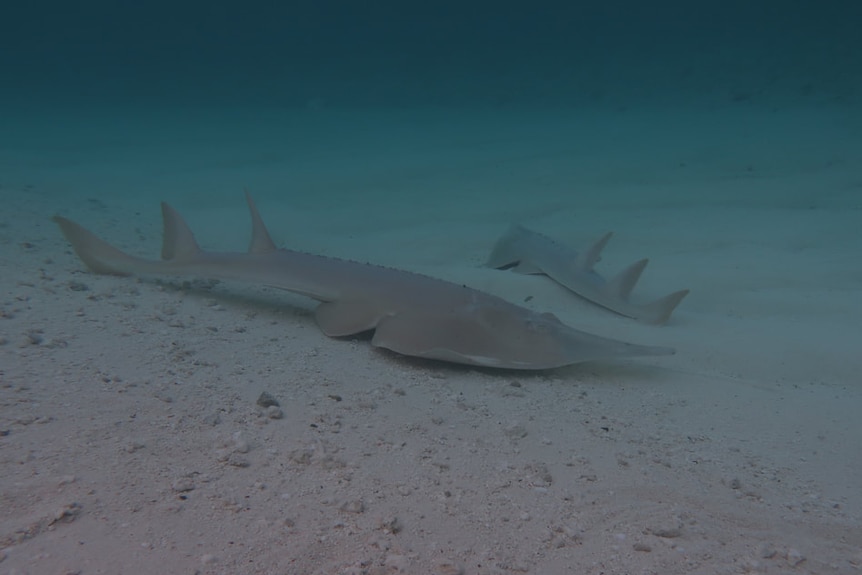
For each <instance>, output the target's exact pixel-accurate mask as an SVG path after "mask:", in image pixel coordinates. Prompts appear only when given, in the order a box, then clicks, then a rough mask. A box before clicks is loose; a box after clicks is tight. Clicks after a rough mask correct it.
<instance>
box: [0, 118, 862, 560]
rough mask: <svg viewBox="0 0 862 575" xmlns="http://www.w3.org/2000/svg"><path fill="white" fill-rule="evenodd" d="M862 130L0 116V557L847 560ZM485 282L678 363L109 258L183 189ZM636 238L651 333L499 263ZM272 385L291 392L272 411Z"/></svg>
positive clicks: (314, 235) (861, 519)
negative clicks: (543, 359)
mask: <svg viewBox="0 0 862 575" xmlns="http://www.w3.org/2000/svg"><path fill="white" fill-rule="evenodd" d="M860 145H862V130H860V122H859V120H858V116H854V115H853V113H852V112H844V111H841V110H831V109H819V110H818V109H804V110H803V109H793V110H790V109H788V110H759V109H730V108H729V109H725V110H719V109H714V110H700V111H699V110H673V111H662V110H654V111H651V112H638V113H635V112H632V111H628V112H625V111H621V112H610V111H601V110H594V111H580V112H563V111H557V112H548V111H546V112H543V113H534V112H512V111H500V112H495V113H489V112H482V113H476V112H464V111H459V112H455V111H441V110H438V111H425V112H400V113H384V112H373V113H370V112H365V113H360V112H341V111H333V110H325V109H324V110H312V111H308V112H284V111H281V112H279V111H269V112H266V111H263V112H254V113H253V112H244V113H239V112H228V111H224V110H211V111H207V112H192V111H189V110H186V111H161V112H152V111H151V112H148V113H140V112H136V113H130V112H128V111H126V112H123V111H107V112H106V111H102V112H98V113H91V114H88V115H87V116H86V117H84V118H79V119H76V120H70V119H69V117H68V116H64V115H62V114H59V113H58V115H57V116H56V117H41V118H38V119H37V118H23V119H21V120H20V123H19V124H18V125H17V126H12V127H11V128H10V129H9V130H6V131H4V133H3V134H2V135H0V151H2V174H3V175H2V178H3V181H0V185H2V187H0V199H2V202H3V203H2V215H0V341H2V342H3V344H2V345H0V382H1V383H0V432H2V436H0V469H2V472H0V505H2V507H0V509H2V513H0V549H2V551H0V573H3V574H6V573H8V574H12V573H15V574H22V573H29V574H45V573H81V574H82V575H83V574H90V573H136V574H137V573H142V574H143V573H152V574H164V573H206V574H209V573H212V574H235V573H246V574H264V573H266V574H269V573H309V574H321V575H322V574H332V573H350V574H359V573H368V574H383V573H438V574H450V573H465V574H509V573H535V574H551V573H608V574H610V573H631V574H641V573H644V574H646V573H656V574H659V573H660V574H664V575H673V574H689V573H698V574H701V573H702V574H716V573H789V572H793V573H857V572H859V570H860V569H862V551H860V549H862V487H860V486H862V455H860V437H862V417H860V410H862V382H860V376H859V374H860V372H862V353H860V351H862V348H860V342H862V298H860V288H862V271H860V253H862V231H860V230H862V163H860V157H859V153H858V150H859V149H860ZM243 187H249V188H250V189H251V190H252V192H253V193H254V194H255V195H256V197H257V200H258V204H259V206H260V207H261V209H262V211H263V212H264V217H265V219H266V220H267V221H268V224H269V226H270V228H271V231H272V232H273V235H274V236H276V238H277V240H278V241H279V242H282V243H284V244H285V245H287V246H289V247H293V248H297V249H303V250H307V251H312V252H315V253H323V254H329V255H338V256H343V257H350V258H355V259H360V260H368V261H373V262H377V263H383V264H387V265H393V266H397V267H402V268H406V269H411V270H416V271H421V272H424V273H428V274H430V275H434V276H438V277H442V278H446V279H450V280H452V281H456V282H461V283H467V284H469V285H471V286H473V287H477V288H480V289H484V290H487V291H490V292H493V293H496V294H499V295H502V296H504V297H506V298H508V299H511V300H512V301H515V302H523V301H524V300H525V298H528V297H530V296H532V299H530V300H529V302H528V303H527V304H526V305H529V306H531V307H533V308H535V309H539V310H548V311H553V312H554V313H555V314H557V315H558V316H560V317H561V319H563V320H564V321H566V322H567V323H570V324H572V325H574V326H576V327H579V328H582V329H586V330H590V331H594V332H596V333H600V334H603V335H608V336H613V337H618V338H623V339H627V340H631V341H636V342H644V343H656V344H660V345H671V346H674V347H676V348H677V350H678V353H677V355H676V356H673V357H670V358H658V359H656V358H650V359H645V360H632V361H626V362H618V363H609V364H589V365H581V366H574V367H571V368H567V369H560V370H555V371H551V372H547V373H538V374H531V373H515V372H503V373H500V372H493V371H489V370H481V371H477V370H471V369H467V368H463V367H458V366H449V365H442V364H435V363H429V362H417V361H411V360H407V359H403V358H399V357H396V356H393V355H392V354H388V353H384V352H381V351H379V350H375V349H373V348H372V347H371V346H370V345H369V344H368V343H367V342H364V341H337V340H331V339H328V338H326V337H325V336H323V335H322V334H321V333H320V332H319V331H318V330H317V328H316V326H315V325H314V321H313V318H312V317H311V316H310V315H309V313H308V310H309V309H311V305H312V303H311V302H309V301H307V300H304V299H303V298H300V297H297V296H293V295H290V294H281V293H276V292H274V291H273V290H266V289H259V288H255V287H249V286H242V285H227V284H220V285H218V286H216V287H215V288H212V289H209V288H207V287H206V284H204V283H200V282H198V283H195V284H194V286H197V287H195V288H194V289H186V288H182V287H180V284H179V283H178V282H173V283H170V282H169V283H167V284H162V285H160V284H152V283H140V282H137V281H135V280H133V279H128V278H114V277H100V276H94V275H90V274H88V273H86V272H84V271H83V268H82V265H81V264H80V262H79V261H78V260H77V259H76V258H75V257H74V255H73V254H72V253H71V251H70V250H69V249H68V246H67V245H66V244H65V242H64V241H63V239H62V238H61V236H60V235H59V233H58V232H57V230H56V229H55V228H54V226H53V224H52V223H51V222H50V221H49V220H48V217H49V216H50V215H51V214H53V213H56V212H59V213H62V214H64V215H68V216H69V217H73V218H74V219H77V220H78V221H80V222H81V223H84V224H85V225H88V226H90V227H92V228H93V229H94V230H95V231H97V232H98V233H99V234H101V235H102V236H103V237H105V238H106V239H109V240H111V241H112V242H115V243H117V244H118V245H120V246H122V247H124V248H125V249H128V250H130V251H133V252H134V253H137V254H145V255H152V256H155V255H156V254H157V253H158V248H159V241H160V240H159V235H160V225H161V224H160V221H159V215H158V200H160V199H167V200H169V201H171V202H172V203H173V204H174V205H175V206H176V207H177V208H178V209H180V211H181V212H183V213H184V214H185V215H186V216H187V218H188V219H189V221H190V223H191V224H192V227H193V228H194V229H195V230H196V232H197V234H198V237H199V239H200V241H201V243H202V244H204V245H205V246H207V247H211V248H220V249H237V250H239V249H243V248H244V246H245V245H246V242H247V240H248V238H247V230H248V228H247V217H246V213H245V211H244V205H243V201H242V197H241V190H242V188H243ZM515 220H518V221H521V222H523V223H526V224H529V225H530V226H531V227H533V228H535V229H537V230H541V231H543V232H546V233H548V234H551V235H554V236H557V237H558V238H559V239H561V240H563V241H565V242H567V243H570V244H571V245H573V246H574V247H579V246H583V245H585V244H586V243H588V242H589V241H591V240H593V239H594V238H595V237H596V236H597V235H599V234H601V233H602V232H603V231H605V230H607V229H613V230H615V231H616V232H617V235H616V237H615V238H614V239H613V241H612V242H611V244H610V246H609V247H608V249H607V251H606V254H605V258H604V260H603V261H602V262H601V264H600V266H601V270H602V271H604V272H606V273H613V271H614V270H617V269H619V268H620V267H621V266H622V265H625V264H627V263H629V262H631V261H633V260H635V259H638V258H640V257H644V256H649V257H650V258H651V260H652V262H651V264H650V266H649V268H648V269H647V271H646V273H645V276H644V278H643V280H642V283H641V285H639V286H638V287H637V290H636V296H640V297H643V298H648V297H650V296H658V295H662V294H664V293H666V292H669V291H672V290H675V289H680V288H684V287H687V288H690V289H691V290H692V293H691V295H690V296H689V297H688V298H687V299H686V300H685V301H684V302H683V304H682V306H681V307H680V309H679V310H678V312H677V313H676V314H675V316H674V319H673V321H672V323H671V324H670V325H668V326H666V327H663V328H655V327H649V326H643V325H639V324H636V323H634V322H632V321H630V320H627V319H625V318H620V317H616V316H614V315H612V314H609V313H607V312H604V311H602V310H600V309H596V308H594V307H592V306H590V305H589V304H586V303H584V302H582V301H580V300H578V299H577V298H575V297H574V296H572V295H571V294H569V293H568V292H566V291H565V290H563V289H561V288H559V287H557V286H555V285H554V284H552V283H551V282H549V281H548V280H546V279H545V278H540V277H523V276H519V275H516V274H512V273H508V272H507V273H504V272H498V271H493V270H487V269H484V268H482V267H481V263H482V260H483V258H484V257H485V255H486V254H487V252H488V250H489V249H490V246H491V244H492V243H493V241H494V239H495V238H496V236H497V235H498V234H500V233H501V232H502V231H503V230H504V229H505V227H506V225H507V224H508V223H509V222H510V221H515ZM262 392H267V393H269V394H271V395H272V396H274V397H275V398H276V399H277V400H278V401H279V402H280V404H281V409H282V411H283V417H282V418H281V419H273V418H270V417H268V416H267V415H266V414H265V413H264V411H263V410H262V409H261V408H259V407H257V406H256V400H257V398H258V396H259V395H260V394H261V393H262Z"/></svg>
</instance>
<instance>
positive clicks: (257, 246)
mask: <svg viewBox="0 0 862 575" xmlns="http://www.w3.org/2000/svg"><path fill="white" fill-rule="evenodd" d="M245 200H246V202H248V211H249V212H250V213H251V243H250V244H249V246H248V253H250V254H265V253H267V252H274V251H276V250H277V249H278V248H277V247H275V242H273V241H272V238H271V237H270V236H269V232H268V231H267V230H266V225H265V224H264V223H263V218H261V217H260V212H259V211H257V206H255V205H254V200H252V199H251V194H249V193H248V190H245Z"/></svg>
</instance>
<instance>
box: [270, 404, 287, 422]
mask: <svg viewBox="0 0 862 575" xmlns="http://www.w3.org/2000/svg"><path fill="white" fill-rule="evenodd" d="M266 416H267V417H268V418H270V419H281V418H282V417H284V412H283V411H281V408H280V407H278V406H275V405H270V406H269V407H267V408H266Z"/></svg>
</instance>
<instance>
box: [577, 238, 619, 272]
mask: <svg viewBox="0 0 862 575" xmlns="http://www.w3.org/2000/svg"><path fill="white" fill-rule="evenodd" d="M613 235H614V233H613V232H608V233H606V234H605V235H603V236H602V237H601V238H599V240H598V241H597V242H595V243H594V244H593V245H591V246H590V247H589V248H587V249H586V250H584V251H582V252H580V253H579V254H578V258H577V259H576V260H575V266H577V268H578V269H580V270H584V271H592V270H593V266H594V265H596V262H597V261H599V260H600V259H601V257H602V250H603V249H605V246H606V245H607V244H608V241H609V240H610V239H611V236H613Z"/></svg>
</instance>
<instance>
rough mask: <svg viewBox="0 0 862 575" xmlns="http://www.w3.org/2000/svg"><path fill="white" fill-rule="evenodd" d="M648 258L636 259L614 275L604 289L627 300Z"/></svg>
mask: <svg viewBox="0 0 862 575" xmlns="http://www.w3.org/2000/svg"><path fill="white" fill-rule="evenodd" d="M648 263H649V259H647V258H644V259H642V260H638V261H636V262H635V263H633V264H632V265H630V266H628V267H627V268H625V269H624V270H623V271H621V272H620V273H618V274H617V275H615V276H614V278H613V279H612V280H611V281H609V282H608V284H607V286H605V289H606V290H607V291H608V292H610V293H612V294H614V295H615V296H617V297H619V298H620V299H622V300H624V301H628V299H629V295H630V294H631V293H632V289H633V288H634V287H635V284H636V283H638V280H639V279H640V277H641V274H642V273H643V271H644V269H645V268H646V266H647V264H648Z"/></svg>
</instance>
